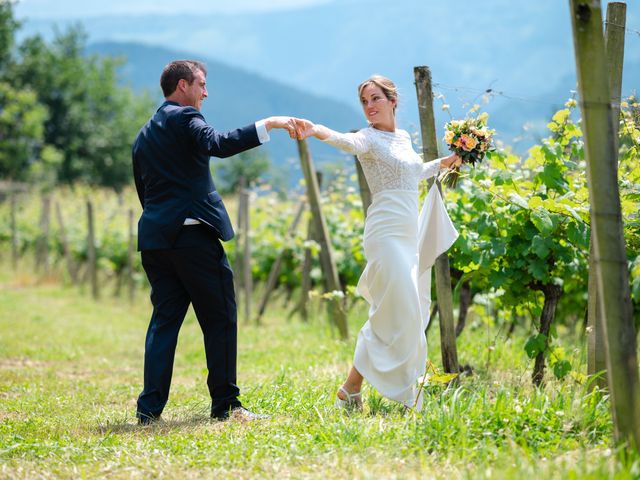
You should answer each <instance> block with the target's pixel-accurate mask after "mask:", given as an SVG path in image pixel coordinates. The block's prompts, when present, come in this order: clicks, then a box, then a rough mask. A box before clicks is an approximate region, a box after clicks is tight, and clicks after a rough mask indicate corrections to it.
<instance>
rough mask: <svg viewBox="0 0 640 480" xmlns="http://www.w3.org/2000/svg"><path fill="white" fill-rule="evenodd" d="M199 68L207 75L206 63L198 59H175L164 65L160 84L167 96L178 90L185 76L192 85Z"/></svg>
mask: <svg viewBox="0 0 640 480" xmlns="http://www.w3.org/2000/svg"><path fill="white" fill-rule="evenodd" d="M198 70H200V71H201V72H202V73H204V74H205V76H206V75H207V69H206V67H205V66H204V63H202V62H198V61H197V60H174V61H173V62H171V63H169V64H168V65H167V66H166V67H164V69H163V70H162V75H161V76H160V86H161V87H162V93H163V94H164V96H165V98H166V97H168V96H169V95H171V94H172V93H173V92H175V91H176V88H177V86H178V82H179V81H180V80H181V79H183V78H184V79H185V80H186V81H187V83H188V84H189V85H191V84H192V83H193V79H194V78H195V73H196V72H197V71H198Z"/></svg>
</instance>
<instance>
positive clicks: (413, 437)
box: [0, 265, 640, 480]
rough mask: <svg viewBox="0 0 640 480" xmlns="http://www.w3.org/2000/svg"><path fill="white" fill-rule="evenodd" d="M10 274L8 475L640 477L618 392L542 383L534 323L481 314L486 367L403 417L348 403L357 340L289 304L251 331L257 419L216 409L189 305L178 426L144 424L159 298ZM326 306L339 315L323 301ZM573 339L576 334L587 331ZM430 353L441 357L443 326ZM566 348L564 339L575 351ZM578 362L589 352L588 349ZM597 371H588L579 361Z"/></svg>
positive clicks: (471, 334)
mask: <svg viewBox="0 0 640 480" xmlns="http://www.w3.org/2000/svg"><path fill="white" fill-rule="evenodd" d="M4 267H5V268H3V273H1V274H0V477H1V478H11V479H14V478H29V479H31V478H127V479H128V478H213V477H214V476H215V475H219V474H221V475H223V477H221V478H229V477H231V476H233V477H237V478H252V477H276V476H277V477H279V478H301V477H302V478H306V477H310V478H415V477H420V478H431V477H433V478H447V479H448V478H527V477H530V478H545V480H547V479H552V478H562V479H564V478H638V476H640V461H638V460H636V461H635V463H634V462H633V461H629V462H627V463H626V464H625V465H622V464H621V463H620V462H619V461H618V455H617V454H616V452H615V451H614V450H613V449H612V447H611V442H610V438H611V426H610V422H611V419H610V413H609V404H608V401H607V398H606V397H603V396H602V395H600V394H598V393H596V394H588V390H587V389H586V387H585V386H583V385H580V384H578V383H577V382H576V381H575V380H573V379H568V380H565V381H564V382H557V381H554V380H550V381H549V383H548V385H547V386H546V388H545V389H544V390H542V391H536V390H534V389H533V388H532V387H531V385H530V368H531V365H530V362H529V360H528V359H527V358H526V355H525V353H524V350H523V348H522V347H523V339H524V338H525V334H524V332H520V333H519V334H518V333H517V334H516V335H515V338H514V339H513V340H507V339H506V337H505V335H504V333H503V332H502V331H501V330H498V329H497V328H495V327H491V326H487V325H483V324H482V323H481V322H475V323H474V322H473V321H471V322H470V325H469V327H468V328H467V330H465V332H463V335H462V337H461V338H460V342H459V347H458V348H459V355H460V358H461V362H462V363H466V364H469V365H471V366H472V367H473V375H471V376H467V377H464V378H463V379H462V381H461V383H460V386H458V387H457V388H450V389H448V390H444V389H443V388H441V387H438V386H433V387H429V388H428V395H427V398H426V407H425V410H424V412H422V413H418V414H410V415H404V414H403V412H402V410H401V408H399V407H398V406H397V405H396V404H394V403H393V402H389V401H387V400H384V399H381V398H380V397H379V396H378V395H376V393H375V392H373V391H372V390H371V389H367V390H366V391H365V411H364V412H363V413H359V414H354V415H351V416H347V415H345V414H343V413H342V412H340V411H336V410H335V409H334V408H333V406H332V402H333V398H334V392H335V390H336V388H337V387H338V385H339V382H340V381H341V380H342V378H343V376H344V375H345V373H346V372H347V370H348V368H349V365H350V360H351V354H352V351H353V338H354V336H355V333H356V332H357V329H358V327H359V325H360V324H361V323H362V322H363V321H364V319H365V311H366V310H365V307H364V305H362V304H360V305H359V306H358V307H356V308H355V309H354V311H353V312H352V315H351V318H350V322H351V325H350V328H351V332H352V340H350V341H348V342H341V341H339V340H338V339H337V338H336V335H335V333H334V332H332V331H331V329H330V328H328V326H327V322H326V320H325V318H324V314H322V315H320V316H319V318H316V319H315V320H314V321H312V322H310V323H309V324H303V323H301V322H300V321H299V320H297V319H294V320H292V321H291V322H287V321H286V320H285V317H286V311H285V310H284V309H283V308H282V306H275V307H274V308H272V309H271V310H270V311H268V312H267V315H266V317H265V319H264V325H262V326H260V327H255V326H247V325H244V324H241V325H240V333H239V338H240V345H239V365H238V372H239V378H238V380H239V382H240V386H241V389H242V393H243V395H242V400H243V402H244V403H245V405H246V406H248V407H249V408H251V409H254V410H256V411H258V412H262V413H268V414H269V415H271V419H270V420H264V421H256V422H253V423H240V422H235V421H228V422H222V423H220V422H212V421H210V420H209V419H208V416H207V414H208V411H209V399H208V396H207V390H206V384H205V379H206V370H205V361H204V351H203V345H202V338H201V334H200V331H199V327H198V325H197V322H196V321H195V318H194V316H193V313H192V312H191V311H190V313H189V314H188V317H187V319H186V321H185V324H184V326H183V328H182V332H181V336H180V341H179V345H178V353H177V357H176V365H175V371H174V379H173V387H172V391H171V397H170V400H169V404H168V406H167V409H166V410H165V413H164V414H163V418H164V422H162V423H160V424H158V425H154V426H149V427H138V426H137V425H136V422H135V417H134V412H135V400H136V397H137V395H138V393H139V391H140V389H141V385H142V359H143V345H144V335H145V331H146V325H147V321H148V316H149V313H150V306H149V301H148V298H147V294H146V293H142V292H139V293H138V297H137V301H136V303H135V305H133V306H130V305H129V304H128V302H127V301H126V300H122V299H113V298H110V297H108V296H107V295H106V294H105V296H104V298H103V299H102V300H100V301H99V302H94V301H92V300H91V299H90V298H89V296H88V292H84V293H81V292H79V291H78V290H77V289H76V288H72V287H63V286H61V285H59V284H58V283H57V282H53V281H52V282H50V283H39V284H37V283H36V282H35V281H34V279H33V278H32V277H30V276H29V275H26V274H20V275H17V276H16V275H12V274H11V272H10V269H9V268H8V267H7V266H6V265H5V266H4ZM318 311H320V312H324V309H322V308H320V309H318ZM574 337H575V336H572V335H569V334H567V335H566V338H563V342H575V343H576V345H579V344H580V343H581V342H582V340H581V339H580V338H579V337H575V338H574ZM429 343H430V358H431V359H432V360H433V361H434V363H435V364H436V365H438V364H439V363H440V358H439V347H438V343H439V338H438V335H437V325H434V328H433V329H432V331H431V333H430V338H429ZM570 347H571V345H568V346H567V344H566V343H565V348H567V349H568V350H571V348H570ZM575 348H576V351H575V352H574V353H573V358H574V361H580V359H583V358H584V352H583V351H582V348H581V347H575ZM578 368H580V369H582V370H583V371H584V365H578Z"/></svg>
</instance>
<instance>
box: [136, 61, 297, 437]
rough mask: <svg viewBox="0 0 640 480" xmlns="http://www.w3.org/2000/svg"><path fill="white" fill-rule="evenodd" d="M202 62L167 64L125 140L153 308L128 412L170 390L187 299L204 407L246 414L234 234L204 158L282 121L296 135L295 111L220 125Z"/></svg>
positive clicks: (155, 406) (261, 138)
mask: <svg viewBox="0 0 640 480" xmlns="http://www.w3.org/2000/svg"><path fill="white" fill-rule="evenodd" d="M206 74H207V71H206V68H205V66H204V65H203V64H202V63H200V62H197V61H191V60H179V61H174V62H171V63H170V64H168V65H167V66H166V67H165V68H164V70H163V72H162V76H161V78H160V85H161V87H162V91H163V93H164V96H165V100H166V101H165V102H164V103H163V104H162V105H161V106H160V108H159V109H158V111H157V112H156V113H155V115H154V116H153V117H152V118H151V119H150V120H149V121H148V122H147V124H146V125H145V126H144V127H142V129H141V130H140V132H139V133H138V136H137V138H136V140H135V142H134V144H133V152H132V153H133V155H132V156H133V173H134V179H135V184H136V189H137V191H138V196H139V198H140V203H141V204H142V208H143V212H142V216H141V218H140V221H139V222H138V250H140V251H141V256H142V266H143V267H144V270H145V272H146V274H147V278H148V279H149V282H150V283H151V302H152V304H153V314H152V316H151V321H150V323H149V328H148V330H147V337H146V342H145V355H144V389H143V391H142V393H141V394H140V396H139V397H138V406H137V412H136V416H137V417H138V421H139V423H141V424H148V423H151V422H153V421H155V420H157V419H159V418H160V414H161V413H162V411H163V409H164V407H165V405H166V403H167V400H168V398H169V387H170V384H171V375H172V372H173V360H174V356H175V349H176V344H177V341H178V332H179V330H180V326H181V325H182V322H183V320H184V317H185V314H186V312H187V308H188V307H189V304H190V303H191V304H193V308H194V310H195V313H196V316H197V318H198V323H199V324H200V327H201V328H202V332H203V334H204V345H205V352H206V357H207V368H208V370H209V374H208V378H207V385H208V387H209V393H210V394H211V399H212V404H211V416H212V417H213V418H216V419H221V420H224V419H226V418H228V417H229V415H230V414H231V413H233V415H234V416H241V417H244V418H255V417H257V415H256V414H254V413H252V412H249V411H248V410H246V409H245V408H244V407H242V405H241V403H240V401H239V400H238V395H239V394H240V391H239V389H238V386H237V385H236V355H237V323H236V302H235V293H234V289H233V274H232V271H231V268H230V267H229V263H228V261H227V258H226V255H225V252H224V249H223V247H222V244H221V242H220V241H221V240H222V241H227V240H229V239H231V238H232V237H233V235H234V233H233V228H232V227H231V222H230V220H229V216H228V214H227V211H226V209H225V206H224V204H223V203H222V199H221V198H220V195H219V194H218V192H216V189H215V186H214V183H213V179H212V178H211V173H210V169H209V157H210V156H215V157H229V156H231V155H235V154H237V153H240V152H243V151H245V150H248V149H250V148H254V147H257V146H258V145H260V144H261V143H264V142H265V141H267V140H269V134H268V132H269V130H270V129H272V128H283V129H287V130H288V131H289V135H290V136H291V137H292V138H295V137H296V123H295V119H294V118H291V117H269V118H267V119H264V120H260V121H258V122H256V123H255V124H251V125H247V126H246V127H243V128H239V129H237V130H233V131H229V132H226V133H220V132H217V131H216V130H215V129H214V128H213V127H211V126H210V125H208V124H207V123H206V122H205V119H204V117H203V116H202V114H201V113H200V107H201V105H202V101H203V100H204V99H205V98H206V97H207V88H206Z"/></svg>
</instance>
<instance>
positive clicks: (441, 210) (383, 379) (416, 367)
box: [325, 127, 458, 409]
mask: <svg viewBox="0 0 640 480" xmlns="http://www.w3.org/2000/svg"><path fill="white" fill-rule="evenodd" d="M325 142H327V143H329V144H331V145H333V146H335V147H337V148H339V149H341V150H344V151H346V152H349V153H352V154H355V155H357V157H358V160H359V161H360V163H361V165H362V169H363V171H364V174H365V177H366V179H367V183H368V184H369V188H370V189H371V193H372V203H371V206H370V207H369V209H368V211H367V217H366V220H365V225H364V253H365V257H366V259H367V266H366V268H365V269H364V272H363V273H362V276H361V277H360V280H359V282H358V288H357V290H358V293H360V294H361V295H362V296H363V297H364V298H365V299H366V300H367V302H368V303H369V306H370V307H369V319H368V320H367V322H366V323H365V324H364V326H363V327H362V329H361V330H360V333H359V335H358V339H357V342H356V349H355V355H354V361H353V363H354V366H355V368H356V369H357V370H358V372H360V374H362V376H363V377H364V378H365V379H366V380H367V381H368V382H369V383H370V384H371V385H372V386H373V387H374V388H376V389H377V390H378V391H379V392H380V394H382V395H383V396H385V397H387V398H390V399H392V400H396V401H398V402H401V403H403V404H404V405H406V406H408V407H412V406H413V405H414V404H415V405H416V406H417V408H418V409H420V408H421V404H422V398H416V396H417V394H418V388H417V379H418V378H419V377H420V376H422V375H423V374H424V373H425V366H426V360H427V342H426V338H425V334H424V332H425V329H426V327H427V324H428V322H429V306H430V304H431V266H432V265H433V263H434V262H435V259H436V258H437V256H438V255H440V254H441V253H443V252H445V251H446V250H448V249H449V247H450V246H451V245H452V244H453V242H454V241H455V240H456V238H457V236H458V232H457V231H456V229H455V228H454V226H453V224H452V223H451V220H450V219H449V216H448V215H447V212H446V209H445V207H444V203H443V202H442V198H441V196H440V192H439V191H438V188H437V187H435V186H433V187H432V188H431V190H430V191H429V193H428V195H427V198H426V199H425V202H424V205H423V208H422V211H421V212H420V215H419V214H418V183H419V181H420V180H423V179H426V178H430V177H432V176H434V175H436V174H437V173H438V171H439V169H440V160H439V159H438V160H434V161H431V162H427V163H423V162H422V159H421V158H420V157H419V156H418V154H416V153H415V151H414V150H413V147H412V145H411V137H410V136H409V134H408V133H407V132H406V131H404V130H396V131H395V132H385V131H382V130H377V129H375V128H373V127H369V128H365V129H362V130H360V131H358V132H356V133H337V132H334V133H332V134H331V136H330V137H329V138H328V139H326V140H325Z"/></svg>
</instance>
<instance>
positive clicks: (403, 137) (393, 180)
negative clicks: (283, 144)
mask: <svg viewBox="0 0 640 480" xmlns="http://www.w3.org/2000/svg"><path fill="white" fill-rule="evenodd" d="M324 141H325V142H326V143H328V144H330V145H333V146H334V147H337V148H339V149H340V150H344V151H345V152H348V153H351V154H354V155H356V156H357V157H358V160H359V161H360V164H361V165H362V170H363V171H364V176H365V177H366V179H367V183H368V184H369V188H370V189H371V193H372V194H376V193H378V192H381V191H383V190H410V191H416V192H417V191H418V183H419V182H420V180H424V179H427V178H431V177H433V176H434V175H436V174H437V173H438V171H439V170H440V159H437V160H432V161H430V162H426V163H423V162H422V159H421V158H420V156H419V155H418V154H417V153H416V152H415V151H414V150H413V147H412V145H411V137H410V136H409V133H407V132H406V131H405V130H396V131H395V132H385V131H382V130H377V129H375V128H373V127H368V128H363V129H362V130H360V131H358V132H355V133H338V132H333V133H332V134H331V136H330V137H329V138H327V139H326V140H324Z"/></svg>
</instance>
